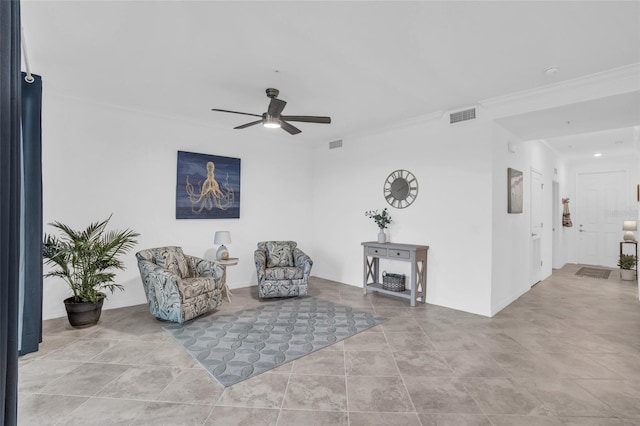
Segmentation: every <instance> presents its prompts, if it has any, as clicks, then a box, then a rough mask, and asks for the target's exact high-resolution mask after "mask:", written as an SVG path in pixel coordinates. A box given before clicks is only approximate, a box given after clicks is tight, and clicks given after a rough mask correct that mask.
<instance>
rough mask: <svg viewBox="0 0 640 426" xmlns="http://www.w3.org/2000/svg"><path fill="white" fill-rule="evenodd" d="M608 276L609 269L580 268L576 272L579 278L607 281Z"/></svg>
mask: <svg viewBox="0 0 640 426" xmlns="http://www.w3.org/2000/svg"><path fill="white" fill-rule="evenodd" d="M609 274H611V270H610V269H600V268H580V269H578V272H576V275H578V276H580V277H589V278H599V279H601V280H608V279H609Z"/></svg>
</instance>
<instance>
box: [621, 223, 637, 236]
mask: <svg viewBox="0 0 640 426" xmlns="http://www.w3.org/2000/svg"><path fill="white" fill-rule="evenodd" d="M622 230H623V231H627V232H625V233H624V237H623V239H624V241H635V240H636V236H635V235H633V231H637V230H638V222H637V221H635V220H625V221H624V222H622Z"/></svg>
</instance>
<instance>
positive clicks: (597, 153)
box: [593, 152, 602, 157]
mask: <svg viewBox="0 0 640 426" xmlns="http://www.w3.org/2000/svg"><path fill="white" fill-rule="evenodd" d="M593 156H594V157H602V153H601V152H596V153H595V154H593Z"/></svg>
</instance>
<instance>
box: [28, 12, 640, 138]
mask: <svg viewBox="0 0 640 426" xmlns="http://www.w3.org/2000/svg"><path fill="white" fill-rule="evenodd" d="M22 20H23V26H24V30H25V37H26V42H27V45H28V49H29V57H30V63H31V68H32V71H33V72H35V73H38V74H41V75H43V81H44V87H45V89H44V90H45V91H51V92H56V93H59V94H64V95H67V96H72V97H79V98H88V99H92V100H94V101H99V102H105V103H110V104H116V105H121V106H124V107H128V108H135V109H141V110H147V111H152V112H155V113H158V114H165V115H170V116H177V117H181V118H186V119H190V120H197V121H203V122H206V123H209V124H211V125H220V126H224V127H227V128H231V127H234V126H236V125H239V124H242V123H245V122H248V121H252V120H251V117H246V118H245V117H243V116H239V115H231V114H223V113H215V112H211V111H210V109H211V108H223V109H231V110H236V111H246V112H251V113H257V114H261V113H262V112H264V111H265V110H266V105H267V103H268V99H267V98H266V96H265V93H264V90H265V89H266V88H267V87H276V88H278V89H280V98H281V99H283V100H286V101H287V102H288V105H287V107H286V109H285V111H284V113H285V114H288V115H302V114H310V115H330V116H331V117H332V118H333V123H332V124H331V125H318V124H306V123H300V124H299V127H300V128H301V129H302V131H303V133H302V134H300V135H297V136H293V137H295V138H298V139H302V140H325V141H326V140H332V139H336V138H340V137H344V136H345V135H349V134H353V133H358V132H363V131H366V130H367V129H368V128H370V127H383V126H386V125H392V124H393V123H396V122H401V121H404V120H406V119H410V118H415V117H419V116H423V115H427V114H429V113H431V112H434V111H447V110H452V109H456V108H462V107H466V106H470V105H474V104H477V103H478V102H479V101H481V100H483V99H489V98H492V97H496V96H501V95H505V94H509V93H515V92H519V91H523V90H527V89H533V88H537V87H541V86H544V85H548V84H552V83H558V82H562V81H565V80H571V79H575V78H578V77H581V76H585V75H590V74H594V73H598V72H602V71H606V70H610V69H614V68H618V67H622V66H626V65H629V64H634V63H640V2H637V1H631V2H629V1H626V2H614V1H601V2H574V1H555V2H539V1H532V2H484V1H472V2H454V1H443V2H435V1H424V2H418V1H413V2H398V1H386V2H383V1H377V2H362V1H356V2H339V1H326V2H267V1H260V2H245V1H234V2H219V1H209V2H206V1H197V2H190V1H150V2H143V1H126V2H125V1H106V2H97V1H88V0H85V1H70V2H59V1H43V2H38V1H29V0H26V1H25V0H23V1H22ZM550 66H559V67H560V71H559V72H558V73H557V74H556V75H555V76H553V77H548V76H546V75H545V74H544V72H543V71H544V69H545V68H547V67H550ZM276 70H278V72H276ZM618 101H620V102H618V103H617V104H616V107H621V108H623V109H624V107H625V105H627V106H628V102H633V100H629V99H627V100H626V101H627V103H626V104H625V102H624V100H621V99H618ZM636 102H637V101H636ZM636 107H637V105H636ZM605 112H609V113H612V114H613V112H612V111H610V109H606V111H605ZM619 113H620V112H619V111H618V113H617V114H613V115H617V116H619V115H620V114H619ZM608 116H609V114H608V115H607V117H608ZM554 117H555V115H554ZM247 118H248V119H247ZM534 118H535V117H534ZM636 118H637V117H636ZM603 119H609V118H603ZM555 130H557V126H556V129H555ZM238 131H243V132H253V133H254V134H256V135H259V134H260V132H264V131H267V130H266V129H263V128H261V127H260V126H255V127H252V128H249V129H245V130H238ZM278 131H279V132H282V137H292V136H289V135H288V134H287V133H285V132H283V131H281V130H278Z"/></svg>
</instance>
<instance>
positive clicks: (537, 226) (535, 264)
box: [529, 170, 544, 285]
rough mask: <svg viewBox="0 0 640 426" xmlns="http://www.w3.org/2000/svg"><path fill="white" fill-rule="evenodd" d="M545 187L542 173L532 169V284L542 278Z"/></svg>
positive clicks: (530, 279) (530, 281) (530, 275)
mask: <svg viewBox="0 0 640 426" xmlns="http://www.w3.org/2000/svg"><path fill="white" fill-rule="evenodd" d="M543 188H544V185H543V183H542V175H541V174H540V173H539V172H537V171H535V170H531V269H530V274H529V277H530V278H529V284H531V285H534V284H536V283H537V282H539V281H540V280H541V279H542V228H543V227H544V223H543V219H542V218H543V213H542V212H543V211H544V210H543V209H544V206H543V204H544V201H543V198H542V191H543Z"/></svg>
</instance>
